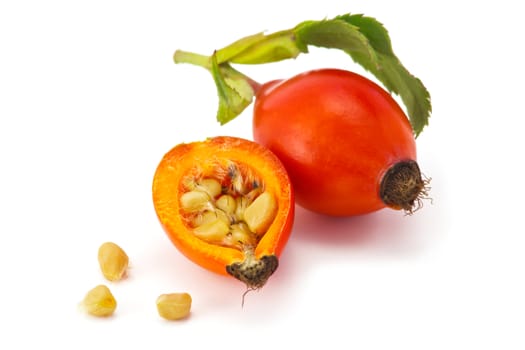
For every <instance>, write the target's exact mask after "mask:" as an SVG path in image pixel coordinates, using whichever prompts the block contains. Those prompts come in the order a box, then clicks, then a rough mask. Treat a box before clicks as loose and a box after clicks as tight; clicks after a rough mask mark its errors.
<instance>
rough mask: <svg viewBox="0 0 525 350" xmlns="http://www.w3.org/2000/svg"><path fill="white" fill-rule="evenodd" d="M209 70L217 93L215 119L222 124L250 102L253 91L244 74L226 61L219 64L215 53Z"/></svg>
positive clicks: (236, 114) (239, 112)
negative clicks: (217, 104)
mask: <svg viewBox="0 0 525 350" xmlns="http://www.w3.org/2000/svg"><path fill="white" fill-rule="evenodd" d="M210 72H211V74H212V76H213V80H215V85H216V86H217V94H218V95H219V109H218V111H217V121H218V122H219V123H220V124H221V125H224V124H226V123H227V122H229V121H231V120H232V119H234V118H235V117H236V116H238V115H239V114H241V113H242V111H243V110H244V109H245V108H246V107H248V106H249V105H250V103H252V100H253V96H254V94H255V92H254V90H253V88H252V87H251V85H250V80H249V79H247V77H246V76H244V75H243V74H241V73H239V72H238V71H236V70H235V69H233V68H232V67H231V66H230V65H229V64H227V63H223V64H221V65H219V64H218V63H217V57H216V55H215V54H213V55H212V56H211V70H210Z"/></svg>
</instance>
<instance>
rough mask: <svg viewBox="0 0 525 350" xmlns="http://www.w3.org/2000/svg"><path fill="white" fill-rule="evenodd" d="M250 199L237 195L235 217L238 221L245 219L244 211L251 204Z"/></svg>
mask: <svg viewBox="0 0 525 350" xmlns="http://www.w3.org/2000/svg"><path fill="white" fill-rule="evenodd" d="M249 204H250V203H249V201H248V199H246V198H244V197H237V198H236V199H235V218H236V221H242V220H244V211H245V210H246V208H247V207H248V205H249Z"/></svg>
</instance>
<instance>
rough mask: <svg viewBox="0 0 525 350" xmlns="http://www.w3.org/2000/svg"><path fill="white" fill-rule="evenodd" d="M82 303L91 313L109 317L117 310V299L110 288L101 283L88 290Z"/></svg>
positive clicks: (86, 310)
mask: <svg viewBox="0 0 525 350" xmlns="http://www.w3.org/2000/svg"><path fill="white" fill-rule="evenodd" d="M80 305H81V307H82V309H83V310H84V311H85V312H86V313H88V314H89V315H92V316H97V317H107V316H111V315H112V314H113V313H114V312H115V309H116V308H117V301H116V300H115V297H114V296H113V294H112V293H111V291H110V290H109V288H108V287H107V286H105V285H103V284H101V285H98V286H96V287H95V288H93V289H91V290H90V291H89V292H87V294H86V296H85V297H84V299H83V300H82V302H81V304H80Z"/></svg>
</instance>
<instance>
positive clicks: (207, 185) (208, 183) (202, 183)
mask: <svg viewBox="0 0 525 350" xmlns="http://www.w3.org/2000/svg"><path fill="white" fill-rule="evenodd" d="M197 188H198V189H199V190H201V191H203V192H206V193H207V194H208V195H209V196H210V197H211V198H215V197H217V196H218V195H220V194H221V192H222V186H221V183H220V182H219V181H217V180H216V179H212V178H205V179H201V180H199V182H198V183H197Z"/></svg>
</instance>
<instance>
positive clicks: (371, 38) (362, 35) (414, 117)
mask: <svg viewBox="0 0 525 350" xmlns="http://www.w3.org/2000/svg"><path fill="white" fill-rule="evenodd" d="M296 34H297V37H298V40H301V41H302V42H303V43H304V44H305V45H313V46H319V47H325V48H336V49H340V50H343V51H345V52H346V53H348V54H349V55H350V56H351V57H352V59H353V60H354V61H355V62H356V63H358V64H360V65H361V66H362V67H363V68H364V69H366V70H368V71H370V72H371V73H372V74H373V75H374V76H375V77H376V78H377V79H378V80H379V81H380V82H381V83H383V84H384V86H385V87H386V89H387V90H388V91H390V92H391V93H394V94H397V95H399V96H400V97H401V100H402V101H403V103H404V104H405V106H406V109H407V114H408V117H409V119H410V123H411V125H412V129H413V131H414V134H415V136H416V137H417V136H419V134H420V133H421V132H422V130H423V128H424V127H425V126H426V125H428V119H429V117H430V113H431V111H432V106H431V103H430V94H429V92H428V91H427V89H426V88H425V86H424V85H423V83H422V82H421V80H419V79H418V78H416V77H415V76H413V75H412V74H410V73H409V71H408V70H407V69H406V68H405V67H404V66H403V65H402V64H401V62H400V60H399V59H398V58H397V57H396V55H395V54H394V51H393V50H392V45H391V41H390V37H389V35H388V32H387V30H386V29H385V28H384V27H383V25H382V24H381V23H380V22H378V21H377V20H376V19H374V18H371V17H365V16H363V15H350V14H347V15H342V16H338V17H335V18H334V19H332V20H324V21H306V22H303V23H301V24H299V25H298V26H297V27H296Z"/></svg>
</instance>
